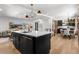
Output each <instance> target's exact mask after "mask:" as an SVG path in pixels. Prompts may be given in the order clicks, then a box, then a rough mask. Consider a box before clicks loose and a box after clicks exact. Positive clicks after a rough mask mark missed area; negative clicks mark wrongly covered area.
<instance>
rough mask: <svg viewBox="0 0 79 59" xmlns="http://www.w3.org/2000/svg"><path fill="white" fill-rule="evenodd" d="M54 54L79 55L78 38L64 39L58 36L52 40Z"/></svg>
mask: <svg viewBox="0 0 79 59" xmlns="http://www.w3.org/2000/svg"><path fill="white" fill-rule="evenodd" d="M50 53H53V54H78V53H79V45H78V38H77V37H76V38H71V39H69V38H63V37H61V36H60V35H56V36H54V37H52V38H51V51H50Z"/></svg>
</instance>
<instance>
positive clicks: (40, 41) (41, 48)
mask: <svg viewBox="0 0 79 59" xmlns="http://www.w3.org/2000/svg"><path fill="white" fill-rule="evenodd" d="M50 36H51V35H50V34H48V35H44V36H40V37H38V38H37V39H36V44H35V45H36V53H37V54H47V53H49V51H50V39H51V38H50Z"/></svg>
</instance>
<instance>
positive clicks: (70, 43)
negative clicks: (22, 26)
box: [0, 35, 79, 54]
mask: <svg viewBox="0 0 79 59" xmlns="http://www.w3.org/2000/svg"><path fill="white" fill-rule="evenodd" d="M50 53H51V54H78V53H79V45H78V39H77V37H76V38H71V39H70V40H69V38H63V37H61V36H60V35H55V36H53V37H52V38H51V50H50ZM0 54H20V52H19V51H18V50H17V49H16V48H15V47H14V45H13V43H12V42H11V41H10V40H9V38H0Z"/></svg>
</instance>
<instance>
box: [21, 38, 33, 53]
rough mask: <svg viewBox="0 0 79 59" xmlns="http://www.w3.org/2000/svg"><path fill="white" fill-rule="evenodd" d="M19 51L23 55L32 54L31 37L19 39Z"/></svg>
mask: <svg viewBox="0 0 79 59" xmlns="http://www.w3.org/2000/svg"><path fill="white" fill-rule="evenodd" d="M20 49H21V53H23V54H32V53H33V42H32V38H31V37H27V36H21V37H20Z"/></svg>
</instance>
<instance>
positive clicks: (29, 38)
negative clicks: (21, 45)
mask: <svg viewBox="0 0 79 59" xmlns="http://www.w3.org/2000/svg"><path fill="white" fill-rule="evenodd" d="M22 37H24V38H26V39H29V40H32V39H31V38H29V37H25V36H22Z"/></svg>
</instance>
